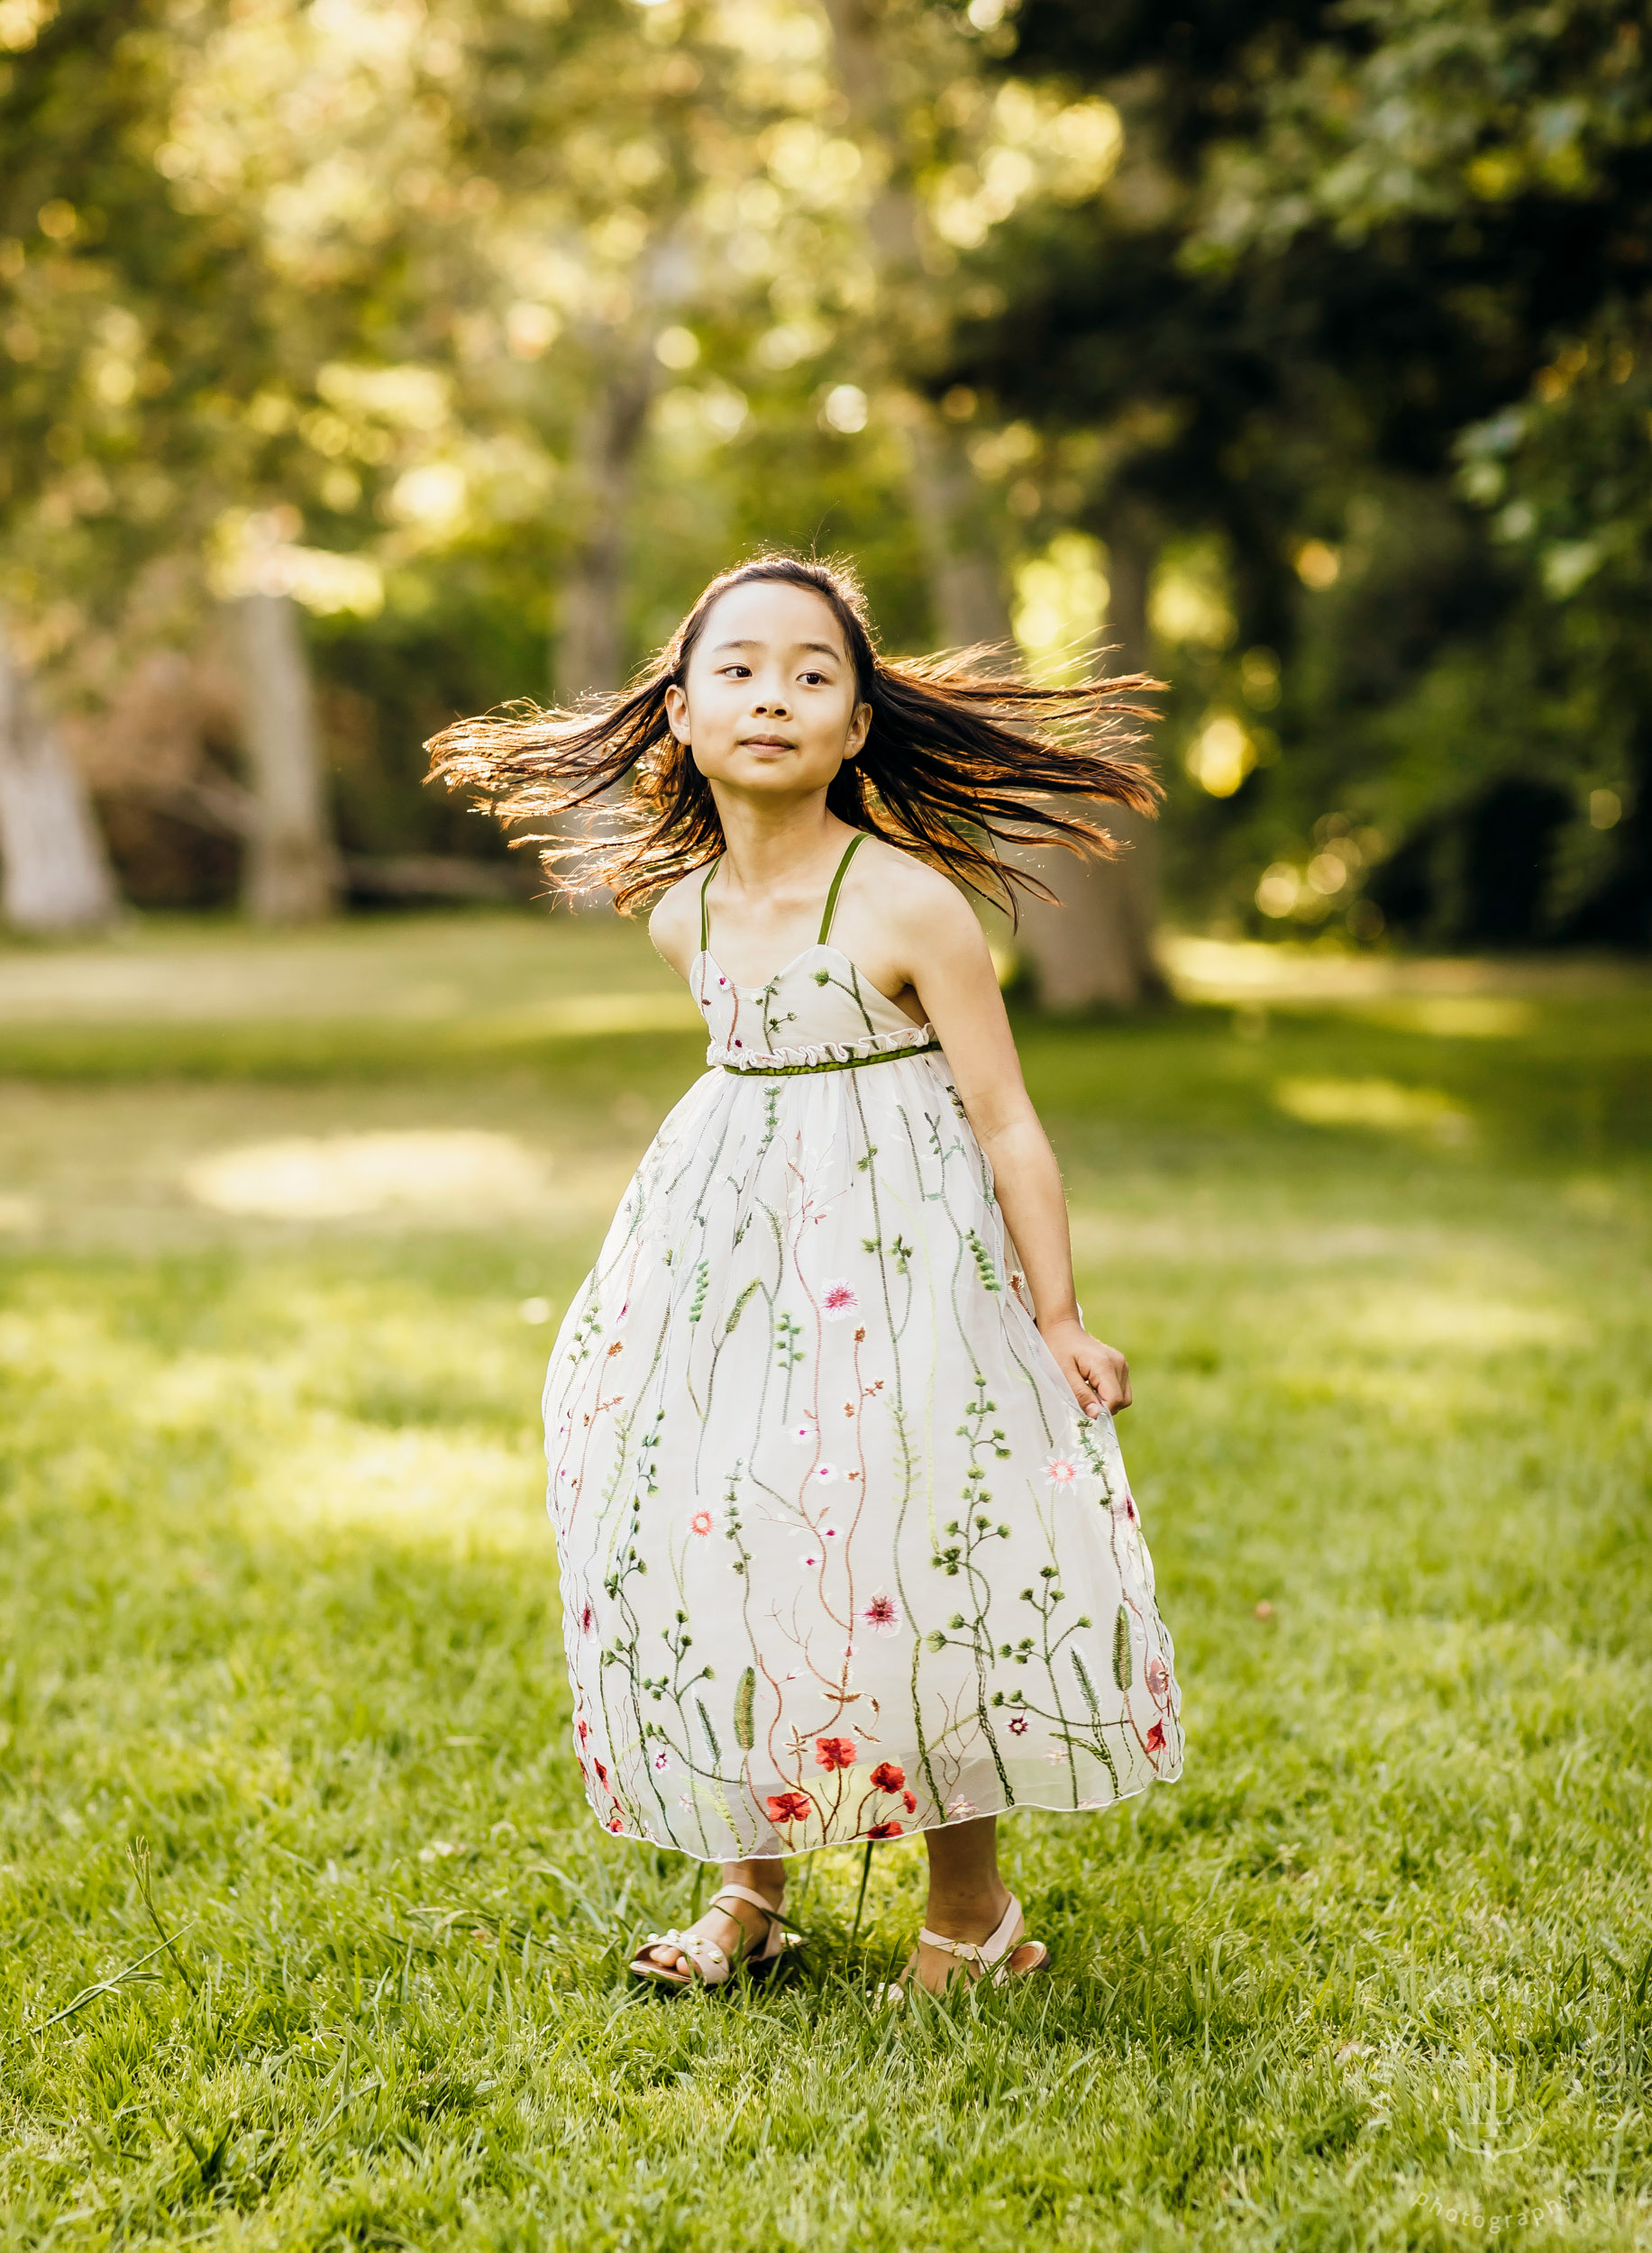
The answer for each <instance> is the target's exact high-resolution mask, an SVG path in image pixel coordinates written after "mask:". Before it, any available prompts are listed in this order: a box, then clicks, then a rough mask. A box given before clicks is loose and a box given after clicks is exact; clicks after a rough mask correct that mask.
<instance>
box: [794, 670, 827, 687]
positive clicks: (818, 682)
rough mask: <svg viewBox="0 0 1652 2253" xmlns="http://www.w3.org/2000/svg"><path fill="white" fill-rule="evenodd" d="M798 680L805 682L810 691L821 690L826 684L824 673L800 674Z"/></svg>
mask: <svg viewBox="0 0 1652 2253" xmlns="http://www.w3.org/2000/svg"><path fill="white" fill-rule="evenodd" d="M799 680H804V681H806V682H807V683H808V686H809V687H810V688H811V689H819V688H823V687H824V686H825V684H826V675H825V674H824V673H801V674H799Z"/></svg>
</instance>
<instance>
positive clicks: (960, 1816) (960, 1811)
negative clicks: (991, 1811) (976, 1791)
mask: <svg viewBox="0 0 1652 2253" xmlns="http://www.w3.org/2000/svg"><path fill="white" fill-rule="evenodd" d="M980 1812H981V1810H980V1808H979V1807H977V1806H976V1804H975V1802H974V1801H973V1800H966V1799H965V1798H964V1796H963V1793H962V1792H960V1793H959V1794H958V1797H957V1798H956V1799H955V1800H954V1801H951V1803H950V1804H949V1805H948V1807H947V1810H946V1820H947V1821H948V1822H949V1823H967V1822H968V1821H969V1820H970V1817H971V1816H972V1815H979V1814H980Z"/></svg>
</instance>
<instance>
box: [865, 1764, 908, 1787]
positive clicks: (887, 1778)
mask: <svg viewBox="0 0 1652 2253" xmlns="http://www.w3.org/2000/svg"><path fill="white" fill-rule="evenodd" d="M906 1780H907V1772H906V1770H905V1769H904V1768H903V1767H902V1766H901V1765H900V1763H899V1761H898V1760H880V1761H879V1763H878V1765H877V1766H876V1767H875V1768H874V1769H873V1770H872V1783H873V1784H874V1785H875V1786H876V1788H877V1789H878V1790H879V1791H880V1792H899V1790H900V1788H901V1786H902V1785H903V1784H904V1783H905V1782H906Z"/></svg>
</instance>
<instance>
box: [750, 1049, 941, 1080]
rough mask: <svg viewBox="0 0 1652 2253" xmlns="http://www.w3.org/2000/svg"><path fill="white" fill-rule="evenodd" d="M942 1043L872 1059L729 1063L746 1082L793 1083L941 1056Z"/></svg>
mask: <svg viewBox="0 0 1652 2253" xmlns="http://www.w3.org/2000/svg"><path fill="white" fill-rule="evenodd" d="M940 1053H941V1044H940V1042H939V1041H936V1040H929V1041H917V1042H915V1043H914V1044H912V1045H911V1046H910V1047H908V1048H880V1049H879V1050H877V1051H876V1053H875V1054H872V1055H871V1056H833V1057H831V1058H829V1059H828V1060H827V1062H826V1063H820V1064H757V1063H752V1064H725V1065H724V1067H723V1069H724V1071H725V1072H735V1073H736V1074H738V1076H739V1077H740V1078H741V1079H743V1080H791V1079H795V1078H796V1077H797V1076H798V1074H799V1072H858V1071H860V1069H861V1067H862V1066H863V1064H894V1063H903V1062H904V1061H905V1059H906V1058H907V1057H908V1056H938V1055H939V1054H940Z"/></svg>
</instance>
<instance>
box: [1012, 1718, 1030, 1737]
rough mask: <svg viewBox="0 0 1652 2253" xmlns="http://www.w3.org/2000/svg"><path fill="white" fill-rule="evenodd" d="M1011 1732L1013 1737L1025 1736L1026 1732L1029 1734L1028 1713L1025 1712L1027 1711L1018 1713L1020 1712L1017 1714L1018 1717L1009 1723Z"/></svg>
mask: <svg viewBox="0 0 1652 2253" xmlns="http://www.w3.org/2000/svg"><path fill="white" fill-rule="evenodd" d="M1009 1734H1010V1735H1011V1736H1012V1737H1025V1736H1026V1734H1027V1716H1026V1714H1025V1713H1018V1714H1017V1715H1016V1717H1015V1719H1014V1720H1012V1721H1011V1722H1010V1724H1009Z"/></svg>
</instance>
